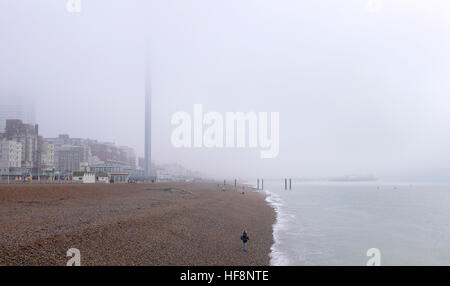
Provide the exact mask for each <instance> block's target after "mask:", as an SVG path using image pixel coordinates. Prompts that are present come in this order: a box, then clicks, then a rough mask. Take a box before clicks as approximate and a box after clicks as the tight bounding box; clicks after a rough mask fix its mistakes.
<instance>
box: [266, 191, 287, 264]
mask: <svg viewBox="0 0 450 286" xmlns="http://www.w3.org/2000/svg"><path fill="white" fill-rule="evenodd" d="M265 193H266V201H267V202H268V203H269V204H270V205H271V206H272V207H273V208H274V209H275V213H276V219H275V223H274V225H273V239H274V243H273V244H272V246H271V248H270V251H271V252H270V265H273V266H281V265H289V258H288V256H287V255H286V254H285V253H283V252H282V251H281V249H280V245H281V241H280V233H281V232H282V231H284V230H286V228H287V227H288V221H289V218H291V219H292V215H287V214H285V213H284V212H282V210H281V207H282V206H283V201H282V199H281V197H280V196H279V195H278V194H276V193H274V192H271V191H270V190H266V191H265Z"/></svg>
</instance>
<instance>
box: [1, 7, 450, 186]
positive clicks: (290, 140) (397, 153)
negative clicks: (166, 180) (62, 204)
mask: <svg viewBox="0 0 450 286" xmlns="http://www.w3.org/2000/svg"><path fill="white" fill-rule="evenodd" d="M65 2H66V1H65V0H58V1H57V0H42V1H33V0H1V1H0V100H3V99H4V98H7V97H12V96H16V95H20V96H28V97H30V98H34V99H35V101H36V120H37V123H39V125H40V133H41V134H42V135H44V136H45V137H53V136H57V135H58V134H66V133H68V134H70V135H71V136H72V137H83V138H91V139H99V140H103V141H112V142H116V143H117V144H120V145H129V146H131V147H134V148H135V149H136V151H137V153H138V154H139V155H140V156H143V150H144V82H145V65H146V61H148V62H149V64H150V70H151V83H152V94H153V103H152V105H153V114H152V118H153V140H152V145H153V146H152V147H153V159H154V160H155V161H156V162H157V163H166V162H179V163H181V164H182V165H184V166H186V167H188V168H191V169H194V170H199V171H201V172H203V173H205V174H208V175H211V176H215V177H217V178H222V177H226V178H234V177H237V178H245V177H286V176H291V177H328V176H341V175H358V174H373V175H375V176H378V177H380V178H382V179H387V180H389V179H395V180H450V83H449V79H450V55H449V54H450V53H449V51H450V17H448V15H450V3H449V2H448V1H446V0H440V1H439V0H435V1H429V0H427V1H425V0H423V1H419V0H416V1H413V0H404V1H399V0H389V1H379V3H380V5H379V6H375V8H371V7H374V6H373V5H372V6H370V5H368V2H369V1H366V0H349V1H331V0H330V1H325V0H320V1H300V0H280V1H273V0H272V1H268V0H253V1H250V0H239V1H238V0H232V1H217V0H177V1H175V0H164V1H163V0H159V1H156V0H153V1H136V0H134V1H117V0H116V1H111V0H108V1H106V0H82V11H81V13H68V12H67V11H66V6H65V5H66V3H65ZM147 59H148V60H147ZM196 103H200V104H203V108H204V111H205V112H209V111H217V112H220V113H223V114H224V113H225V112H229V111H242V112H248V111H256V112H259V111H267V112H271V111H274V112H279V113H280V153H279V156H278V157H277V158H275V159H261V158H260V156H259V149H248V148H245V149H207V148H197V149H195V148H192V149H177V148H173V147H172V145H171V143H170V137H171V133H172V131H173V129H174V126H172V125H171V116H172V114H173V113H174V112H177V111H185V112H189V113H191V114H192V113H193V105H194V104H196Z"/></svg>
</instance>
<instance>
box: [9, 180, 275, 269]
mask: <svg viewBox="0 0 450 286" xmlns="http://www.w3.org/2000/svg"><path fill="white" fill-rule="evenodd" d="M242 192H244V193H245V194H242ZM274 220H275V213H274V210H273V209H272V208H271V207H270V206H269V205H268V204H267V203H266V202H265V200H264V195H263V194H261V193H258V192H256V191H254V190H251V189H250V188H248V187H246V188H245V189H243V187H239V188H238V190H237V191H236V190H235V189H234V187H232V186H229V187H228V188H226V191H225V192H223V191H222V188H221V187H220V188H219V187H217V184H213V183H154V184H95V185H87V184H86V185H0V265H61V266H64V265H66V263H67V261H68V260H69V257H67V256H66V253H67V250H68V249H70V248H77V249H79V250H80V253H81V265H186V266H191V265H268V264H269V252H270V247H271V245H272V242H273V239H272V224H273V223H274ZM244 228H245V229H247V231H248V233H249V236H250V241H249V244H248V252H247V253H244V252H242V248H241V247H242V243H241V241H240V235H241V233H242V230H243V229H244Z"/></svg>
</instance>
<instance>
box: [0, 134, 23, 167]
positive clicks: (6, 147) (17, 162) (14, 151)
mask: <svg viewBox="0 0 450 286" xmlns="http://www.w3.org/2000/svg"><path fill="white" fill-rule="evenodd" d="M21 166H22V144H21V143H20V142H16V141H11V140H7V139H0V174H10V173H14V172H17V171H19V170H20V169H21Z"/></svg>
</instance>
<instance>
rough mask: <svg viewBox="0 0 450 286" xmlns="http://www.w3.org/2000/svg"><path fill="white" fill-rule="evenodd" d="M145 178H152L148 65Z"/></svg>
mask: <svg viewBox="0 0 450 286" xmlns="http://www.w3.org/2000/svg"><path fill="white" fill-rule="evenodd" d="M145 176H146V177H147V178H150V177H151V176H152V91H151V84H150V71H149V67H148V63H146V70H145Z"/></svg>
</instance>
